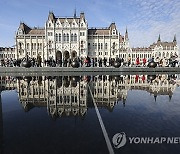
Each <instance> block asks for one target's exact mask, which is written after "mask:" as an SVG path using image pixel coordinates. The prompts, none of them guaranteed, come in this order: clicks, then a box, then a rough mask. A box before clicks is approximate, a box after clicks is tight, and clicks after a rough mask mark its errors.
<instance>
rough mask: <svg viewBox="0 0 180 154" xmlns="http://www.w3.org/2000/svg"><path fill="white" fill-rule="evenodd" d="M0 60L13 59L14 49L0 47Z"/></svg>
mask: <svg viewBox="0 0 180 154" xmlns="http://www.w3.org/2000/svg"><path fill="white" fill-rule="evenodd" d="M0 59H15V48H12V47H5V48H4V47H0Z"/></svg>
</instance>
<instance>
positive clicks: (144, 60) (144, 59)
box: [143, 57, 147, 66]
mask: <svg viewBox="0 0 180 154" xmlns="http://www.w3.org/2000/svg"><path fill="white" fill-rule="evenodd" d="M146 62H147V60H146V58H145V57H144V58H143V66H146Z"/></svg>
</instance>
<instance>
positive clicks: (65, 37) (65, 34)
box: [64, 33, 66, 42]
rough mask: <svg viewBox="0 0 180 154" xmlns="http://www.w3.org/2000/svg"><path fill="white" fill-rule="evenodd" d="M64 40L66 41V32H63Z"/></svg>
mask: <svg viewBox="0 0 180 154" xmlns="http://www.w3.org/2000/svg"><path fill="white" fill-rule="evenodd" d="M64 42H66V34H65V33H64Z"/></svg>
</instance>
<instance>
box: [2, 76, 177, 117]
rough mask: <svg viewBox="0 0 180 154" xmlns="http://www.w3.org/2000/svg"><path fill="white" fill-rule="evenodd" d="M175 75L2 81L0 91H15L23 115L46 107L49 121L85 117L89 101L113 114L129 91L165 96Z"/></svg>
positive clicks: (169, 92)
mask: <svg viewBox="0 0 180 154" xmlns="http://www.w3.org/2000/svg"><path fill="white" fill-rule="evenodd" d="M179 81H180V80H179V79H177V75H166V74H161V75H116V76H110V75H98V76H81V77H78V76H59V77H46V76H37V77H26V76H24V77H16V78H13V77H1V89H3V90H11V89H17V91H18V95H19V100H20V102H21V104H22V106H23V108H24V110H25V111H26V112H28V111H29V110H31V109H32V108H34V107H47V111H48V114H49V115H50V116H51V117H52V118H57V117H62V116H85V114H86V113H87V109H88V107H92V99H91V96H90V93H89V91H88V86H90V89H91V91H92V94H93V97H94V100H95V103H96V104H97V106H98V107H103V108H106V109H108V110H109V111H113V108H114V106H115V105H116V104H117V103H119V102H120V103H122V104H123V105H124V106H125V104H126V100H127V95H128V91H129V90H143V91H147V92H148V93H150V94H151V95H153V96H154V99H155V101H156V99H157V97H158V95H168V96H169V100H171V98H172V95H173V92H174V91H175V89H176V87H177V86H179V83H180V82H179Z"/></svg>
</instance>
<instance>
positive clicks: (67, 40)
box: [67, 34, 69, 42]
mask: <svg viewBox="0 0 180 154" xmlns="http://www.w3.org/2000/svg"><path fill="white" fill-rule="evenodd" d="M68 41H69V34H67V42H68Z"/></svg>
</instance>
